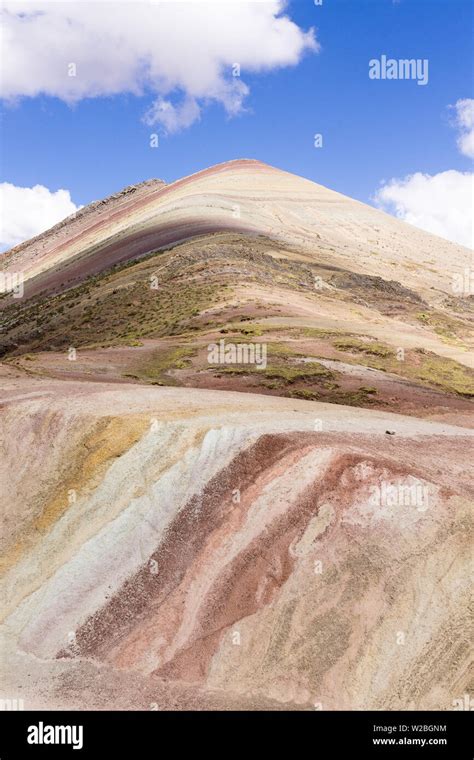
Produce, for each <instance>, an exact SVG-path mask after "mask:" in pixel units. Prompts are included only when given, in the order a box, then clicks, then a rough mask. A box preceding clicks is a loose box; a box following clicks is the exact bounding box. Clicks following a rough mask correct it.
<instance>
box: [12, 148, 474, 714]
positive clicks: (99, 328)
mask: <svg viewBox="0 0 474 760" xmlns="http://www.w3.org/2000/svg"><path fill="white" fill-rule="evenodd" d="M468 262H469V252H468V251H467V250H466V249H463V248H461V247H459V246H454V245H452V244H450V243H447V242H445V241H443V240H440V239H439V238H435V237H433V236H430V235H427V234H425V233H423V232H421V231H419V230H416V229H415V228H413V227H410V226H409V225H406V224H403V223H402V222H400V221H398V220H396V219H393V218H392V217H389V216H387V215H385V214H383V213H381V212H379V211H376V210H375V209H372V208H369V207H368V206H364V205H363V204H360V203H358V202H356V201H353V200H351V199H349V198H345V197H344V196H341V195H339V194H337V193H334V192H332V191H330V190H327V189H326V188H323V187H320V186H318V185H315V184H314V183H312V182H309V181H308V180H304V179H301V178H299V177H295V176H293V175H291V174H288V173H286V172H282V171H280V170H277V169H273V168H271V167H268V166H265V165H264V164H261V163H259V162H256V161H234V162H229V163H227V164H222V165H220V166H216V167H213V168H211V169H209V170H206V171H204V172H199V173H198V174H196V175H192V176H191V177H187V178H185V179H183V180H179V181H178V182H175V183H173V184H171V185H167V186H165V185H164V183H162V182H161V181H159V180H152V181H150V182H147V183H142V184H141V185H138V186H132V187H131V188H126V189H125V191H122V192H121V193H118V194H116V195H115V196H112V197H111V198H109V199H106V200H105V201H104V202H98V203H95V204H92V206H91V207H87V208H85V209H83V210H81V211H80V212H79V213H78V214H77V215H76V216H75V218H72V219H69V220H65V221H64V222H62V223H61V224H60V225H57V226H56V227H55V228H53V229H52V230H50V231H48V232H46V233H44V234H43V235H41V236H39V237H38V238H36V239H34V240H32V241H28V242H26V243H24V244H22V245H21V246H18V247H17V248H15V249H12V251H10V252H9V253H7V254H6V255H5V256H4V257H3V258H2V259H1V266H2V267H3V270H4V271H10V272H19V273H23V274H24V276H25V283H24V287H25V292H24V295H23V297H20V298H14V297H13V296H12V295H8V294H5V295H3V297H2V298H0V328H1V338H0V357H1V358H0V447H1V449H2V452H3V456H2V459H1V462H0V489H1V491H2V493H4V494H5V495H6V498H4V499H3V502H2V510H1V519H2V538H1V548H2V577H1V578H0V594H1V599H2V623H1V628H0V636H1V645H2V652H4V654H5V656H4V657H3V658H0V659H1V661H0V668H1V670H2V675H1V682H2V689H3V691H2V696H3V695H5V697H6V698H8V697H11V695H16V694H21V695H22V697H23V698H24V700H25V708H26V709H29V708H35V707H37V708H41V709H45V708H56V709H68V708H69V709H79V710H81V709H132V710H133V709H135V710H148V709H152V710H154V709H160V710H169V709H196V710H203V709H220V710H222V709H223V710H229V709H251V710H263V709H266V710H283V709H293V710H312V709H315V708H316V709H323V710H333V709H353V710H356V709H377V710H378V709H408V708H414V709H429V710H432V709H442V710H447V709H452V707H453V705H455V704H457V703H458V700H462V699H463V695H465V694H468V693H469V688H470V686H469V673H468V666H469V646H468V644H469V642H468V634H467V631H468V625H467V613H466V610H467V595H468V590H469V569H470V556H469V548H470V547H469V527H470V526H469V516H468V515H469V509H471V508H472V504H473V496H474V484H473V481H472V477H471V475H470V473H469V472H468V470H467V468H466V458H467V456H468V455H469V453H470V451H471V449H472V445H473V428H474V409H473V404H472V398H473V396H474V372H473V351H472V348H473V338H474V314H473V304H472V301H473V299H472V296H471V295H470V294H469V293H468V292H464V293H462V292H457V291H456V289H454V288H453V276H454V275H456V274H461V275H462V274H463V272H464V268H465V267H467V266H468V265H469V264H468ZM228 350H229V354H228V357H227V354H226V352H227V351H228ZM239 352H240V353H239ZM216 356H217V358H216ZM245 357H247V358H245ZM256 357H260V361H257V360H256ZM263 359H264V361H262V360H263Z"/></svg>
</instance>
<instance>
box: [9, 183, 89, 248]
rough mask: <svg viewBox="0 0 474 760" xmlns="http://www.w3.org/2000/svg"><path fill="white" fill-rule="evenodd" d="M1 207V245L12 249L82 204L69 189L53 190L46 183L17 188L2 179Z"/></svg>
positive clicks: (71, 212)
mask: <svg viewBox="0 0 474 760" xmlns="http://www.w3.org/2000/svg"><path fill="white" fill-rule="evenodd" d="M0 208H1V214H0V246H1V247H2V248H9V247H10V246H12V245H16V244H17V243H21V242H22V241H23V240H28V239H29V238H30V237H33V236H34V235H38V233H40V232H43V231H44V230H47V229H49V227H52V226H53V225H54V224H56V223H57V222H59V221H61V219H64V218H65V217H66V216H69V215H70V214H73V213H74V212H75V211H77V209H78V208H80V206H76V205H75V204H74V203H73V202H72V200H71V196H70V194H69V190H57V191H56V192H55V193H52V192H51V190H48V188H47V187H43V185H35V186H34V187H17V186H16V185H11V184H10V183H9V182H2V183H1V184H0Z"/></svg>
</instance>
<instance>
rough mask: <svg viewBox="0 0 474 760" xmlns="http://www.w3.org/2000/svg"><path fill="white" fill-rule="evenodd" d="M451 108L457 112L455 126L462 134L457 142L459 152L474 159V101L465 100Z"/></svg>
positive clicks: (459, 101)
mask: <svg viewBox="0 0 474 760" xmlns="http://www.w3.org/2000/svg"><path fill="white" fill-rule="evenodd" d="M451 108H452V109H454V111H455V118H454V124H455V126H456V127H457V128H458V129H459V131H460V133H461V134H460V135H459V137H458V141H457V143H458V148H459V151H460V152H461V153H462V154H463V155H464V156H468V158H474V100H473V99H472V98H463V99H461V100H458V101H457V102H456V103H455V104H454V106H451Z"/></svg>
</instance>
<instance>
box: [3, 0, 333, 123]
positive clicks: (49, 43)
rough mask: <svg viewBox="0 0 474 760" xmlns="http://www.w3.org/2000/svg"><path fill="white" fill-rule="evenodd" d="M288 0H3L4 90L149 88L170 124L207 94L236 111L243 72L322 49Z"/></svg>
mask: <svg viewBox="0 0 474 760" xmlns="http://www.w3.org/2000/svg"><path fill="white" fill-rule="evenodd" d="M111 3H113V5H111ZM285 5H286V2H284V1H283V0H266V2H247V1H246V0H219V2H211V1H209V0H202V1H200V2H195V1H193V0H188V2H175V3H171V2H160V0H140V2H124V3H117V2H114V0H101V1H98V2H94V3H87V2H77V0H64V1H62V0H61V1H58V2H54V1H52V0H36V1H34V0H25V1H24V2H22V3H21V4H19V3H18V2H15V1H14V0H13V1H12V0H4V2H3V9H4V10H3V12H2V25H3V30H2V35H3V48H4V50H3V54H2V60H3V72H2V84H1V86H2V90H1V95H2V97H3V98H6V99H13V100H14V99H16V98H19V97H34V96H36V95H40V94H46V95H51V96H56V97H58V98H61V99H62V100H64V101H66V102H67V103H76V102H78V101H80V100H81V99H83V98H90V97H100V96H109V95H116V94H118V93H132V94H134V95H144V94H147V93H148V94H150V93H151V94H152V96H154V97H155V98H156V99H155V102H154V103H153V105H152V106H151V108H150V109H149V111H148V113H147V115H146V117H145V118H146V121H147V123H158V124H161V125H162V126H163V127H164V128H165V129H166V130H168V131H174V130H177V129H179V128H182V127H187V126H189V125H190V124H191V123H192V122H193V121H195V120H196V119H198V118H199V115H200V113H201V110H202V107H203V105H204V104H205V103H206V102H211V101H217V102H219V103H221V104H222V105H223V107H224V108H225V109H226V111H227V112H228V113H229V114H235V113H238V112H239V111H240V110H241V109H242V104H243V101H244V98H245V96H246V95H247V94H248V86H247V85H246V84H245V82H244V81H243V77H244V76H245V73H249V72H264V71H268V70H271V69H274V68H278V67H282V66H292V65H296V64H297V63H298V62H299V61H300V59H301V57H302V56H303V55H304V53H305V52H306V51H317V50H318V49H319V45H318V42H317V40H316V37H315V32H314V30H313V29H309V30H308V31H304V30H303V29H301V28H300V27H299V26H298V25H297V24H296V23H294V22H293V21H292V20H291V19H290V18H289V17H288V15H285V12H284V11H285ZM235 64H238V66H239V67H240V73H241V74H242V79H241V78H240V76H236V73H237V72H238V71H239V69H238V67H236V66H235Z"/></svg>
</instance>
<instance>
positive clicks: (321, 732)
mask: <svg viewBox="0 0 474 760" xmlns="http://www.w3.org/2000/svg"><path fill="white" fill-rule="evenodd" d="M471 718H472V716H471V714H470V713H469V712H468V711H459V712H457V711H453V712H408V711H402V712H395V711H394V712H321V711H314V712H79V711H78V712H66V711H64V712H44V711H35V712H31V711H24V712H23V711H17V712H2V713H0V760H17V758H22V757H25V756H26V757H57V758H67V757H72V758H75V757H77V758H82V757H87V758H93V757H94V758H95V757H100V758H104V757H107V758H113V757H117V758H118V757H133V758H135V757H136V758H138V757H140V758H141V757H142V756H144V755H146V754H150V756H152V757H156V758H159V756H160V755H161V756H164V755H167V756H169V755H176V756H178V757H179V756H180V755H181V756H182V753H183V752H185V751H186V750H189V751H192V752H193V753H198V752H201V753H206V754H219V756H221V757H222V756H225V755H227V754H228V753H229V752H232V753H245V755H244V757H247V756H248V755H249V754H250V753H251V754H252V755H255V753H256V752H258V751H261V752H262V753H263V752H265V756H266V757H268V753H269V752H271V751H274V752H278V753H279V754H278V756H281V753H282V751H283V750H285V751H287V752H290V751H291V754H292V757H295V756H298V755H304V756H307V757H308V758H311V760H312V758H318V757H321V758H327V757H331V756H332V754H333V753H334V755H335V756H338V755H340V754H341V753H348V754H347V756H348V757H353V756H354V757H358V756H360V757H361V758H364V757H380V758H384V757H393V758H396V757H407V758H420V760H422V759H423V758H453V760H454V759H455V760H464V758H466V760H471V759H472V757H473V753H472V744H470V734H472V721H471V720H470V719H471ZM41 724H42V727H43V728H42V730H41V729H40V727H41ZM49 726H52V727H53V728H52V729H50V728H48V727H49ZM60 726H64V727H69V729H65V731H64V732H62V731H61V730H60V731H58V732H57V731H56V727H60ZM73 726H75V727H76V733H75V734H73V729H72V727H73ZM80 726H82V737H81V735H80V730H79V727H80ZM32 727H33V728H32ZM404 727H406V729H407V730H405V728H404ZM415 727H418V728H415ZM28 737H30V739H31V740H38V741H39V740H40V739H41V738H42V739H43V742H45V740H49V738H55V739H57V740H59V741H61V740H62V739H64V740H67V739H69V741H70V742H74V743H75V744H76V745H77V750H74V749H73V744H63V743H61V744H49V743H48V744H46V743H43V744H32V743H28ZM81 739H82V747H79V744H80V743H81ZM389 740H390V741H389ZM423 741H424V743H423ZM292 750H293V751H292ZM349 753H350V754H349Z"/></svg>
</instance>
